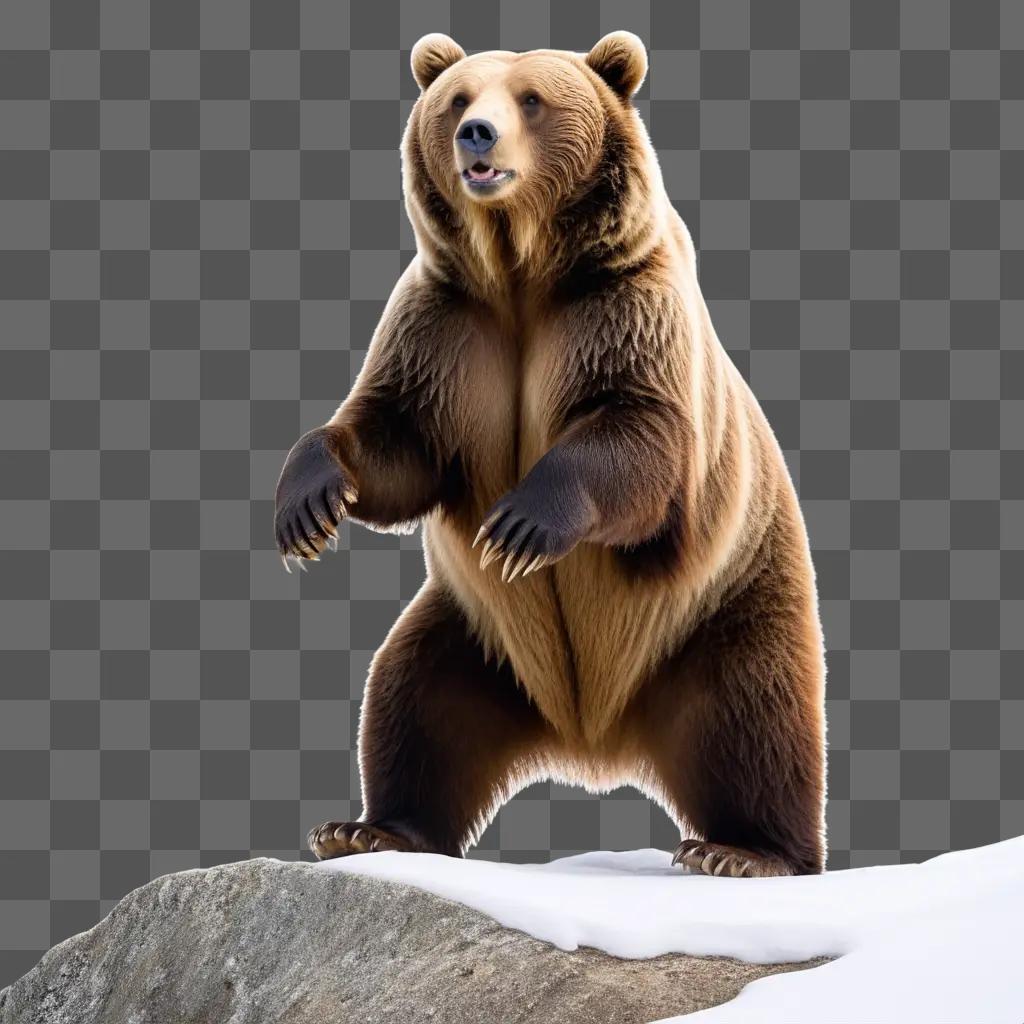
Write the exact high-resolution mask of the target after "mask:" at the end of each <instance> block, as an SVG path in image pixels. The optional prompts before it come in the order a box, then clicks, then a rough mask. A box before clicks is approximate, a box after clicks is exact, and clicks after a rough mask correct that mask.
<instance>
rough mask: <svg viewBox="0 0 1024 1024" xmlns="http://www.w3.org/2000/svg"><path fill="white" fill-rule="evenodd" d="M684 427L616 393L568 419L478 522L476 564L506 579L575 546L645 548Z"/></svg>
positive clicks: (663, 507) (665, 409) (656, 408)
mask: <svg viewBox="0 0 1024 1024" xmlns="http://www.w3.org/2000/svg"><path fill="white" fill-rule="evenodd" d="M683 437H684V424H683V420H682V417H681V414H680V412H679V410H678V409H676V408H674V407H673V406H672V405H671V404H669V403H666V402H664V401H663V400H661V399H660V398H656V397H649V396H640V395H637V394H614V395H611V396H608V397H607V398H606V399H605V400H603V401H602V402H601V404H600V405H599V406H598V408H596V409H593V410H591V411H589V412H587V413H586V414H584V415H581V416H579V417H578V418H576V419H574V420H573V421H572V422H571V423H570V424H569V425H568V427H567V428H566V429H565V430H564V432H563V433H562V435H561V436H560V437H559V439H558V441H557V443H556V444H554V445H553V446H552V447H551V448H550V449H549V450H548V451H547V452H546V453H545V454H544V456H543V457H542V458H541V459H539V460H538V462H537V463H536V464H535V465H534V466H533V468H532V469H531V470H530V471H529V473H527V474H526V476H525V477H524V478H523V479H522V481H521V482H520V483H519V484H518V485H517V486H516V487H515V488H513V489H512V490H511V491H509V492H508V493H507V494H506V495H504V497H502V498H501V499H499V500H498V502H497V503H496V504H495V505H494V507H493V508H492V509H491V510H490V512H489V513H488V514H487V516H486V518H485V519H484V523H483V526H482V527H481V529H480V532H479V534H478V535H477V542H478V543H479V542H480V541H483V542H484V548H483V552H482V554H481V565H483V566H484V567H485V568H486V566H487V565H488V564H489V563H490V562H492V561H494V560H495V559H497V558H504V559H505V564H504V567H503V569H502V578H504V579H511V578H513V577H514V576H517V575H519V574H520V573H523V574H525V573H527V572H532V571H534V570H535V569H539V568H541V567H543V566H544V565H548V564H550V563H551V562H554V561H557V560H558V559H559V558H562V557H563V556H564V555H566V554H568V552H569V551H571V550H572V548H573V547H575V546H576V545H577V544H578V543H580V542H581V541H591V542H594V543H598V544H607V545H620V544H633V543H637V542H639V541H642V540H644V539H646V538H647V537H649V536H650V535H651V534H653V533H654V532H655V531H656V530H657V529H658V527H659V526H660V525H661V524H662V523H663V522H664V520H665V517H666V515H667V512H668V507H669V502H670V501H671V498H672V496H673V494H674V493H675V491H676V490H678V488H679V480H680V468H679V467H680V465H681V463H682V452H683Z"/></svg>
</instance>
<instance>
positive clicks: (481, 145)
mask: <svg viewBox="0 0 1024 1024" xmlns="http://www.w3.org/2000/svg"><path fill="white" fill-rule="evenodd" d="M455 138H456V140H457V141H458V143H459V145H460V146H464V147H465V148H466V149H468V150H469V151H470V152H471V153H476V154H477V155H479V154H481V153H486V152H487V151H488V150H489V149H491V148H492V147H493V146H494V144H495V143H496V142H497V141H498V129H497V128H495V127H494V125H493V124H491V122H490V121H485V120H484V119H483V118H482V117H475V118H473V119H472V120H471V121H465V122H463V123H462V124H460V125H459V127H458V130H457V131H456V132H455Z"/></svg>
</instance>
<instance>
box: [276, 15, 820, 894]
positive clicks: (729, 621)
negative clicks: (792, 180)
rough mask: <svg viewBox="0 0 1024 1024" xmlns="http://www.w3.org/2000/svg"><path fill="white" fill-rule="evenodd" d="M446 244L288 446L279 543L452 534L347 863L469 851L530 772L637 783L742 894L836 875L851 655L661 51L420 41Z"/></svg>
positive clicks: (369, 705)
mask: <svg viewBox="0 0 1024 1024" xmlns="http://www.w3.org/2000/svg"><path fill="white" fill-rule="evenodd" d="M412 70H413V74H414V76H415V79H416V81H417V83H418V85H419V87H420V89H421V93H420V95H419V98H418V99H417V101H416V104H415V106H414V107H413V110H412V113H411V115H410V117H409V122H408V127H407V129H406V132H405V136H404V140H403V143H402V166H403V182H404V192H405V202H406V207H407V210H408V214H409V218H410V220H411V222H412V225H413V228H414V229H415V234H416V242H417V249H418V251H417V254H416V257H415V258H414V259H413V260H412V262H411V263H410V264H409V266H408V268H407V269H406V271H405V272H404V273H403V274H402V276H401V279H400V280H399V281H398V284H397V285H396V286H395V289H394V292H393V293H392V295H391V298H390V300H389V301H388V303H387V306H386V308H385V310H384V313H383V315H382V317H381V320H380V324H379V325H378V327H377V329H376V332H375V333H374V336H373V338H372V341H371V343H370V346H369V351H368V353H367V356H366V360H365V363H364V365H363V367H362V369H361V371H360V373H359V375H358V378H357V380H356V382H355V384H354V386H353V388H352V391H351V393H350V394H349V396H348V398H346V399H345V401H344V402H343V403H342V405H341V407H340V408H339V409H338V411H337V413H335V415H334V416H333V417H332V418H331V420H330V421H329V422H328V423H326V424H325V425H324V426H322V427H318V428H317V429H315V430H312V431H310V432H309V433H307V434H306V435H304V436H303V437H302V438H301V439H300V440H299V441H298V443H297V444H296V445H295V447H294V448H293V449H292V450H291V452H290V454H289V455H288V459H287V462H286V463H285V466H284V469H283V471H282V473H281V478H280V482H279V484H278V487H277V496H276V516H275V529H276V539H277V544H278V548H279V550H280V552H281V555H282V557H283V558H284V560H285V565H286V567H287V564H288V563H287V559H288V557H294V558H297V559H313V560H315V559H316V558H317V557H318V556H319V554H320V553H321V551H323V549H324V548H325V547H326V546H327V545H328V544H333V543H334V538H335V537H336V532H337V529H338V526H339V523H340V521H341V520H342V519H344V518H346V517H348V518H352V519H355V520H357V521H359V522H362V523H364V524H366V525H367V526H369V527H371V528H374V529H377V530H404V529H408V528H412V527H414V526H415V525H416V524H417V523H422V524H423V542H424V549H425V558H426V566H427V577H426V581H425V583H424V584H423V587H422V588H421V589H420V591H419V593H418V594H417V595H416V597H415V599H414V600H413V601H412V602H411V603H410V604H409V606H408V607H407V608H406V609H405V610H404V612H403V613H402V614H401V616H400V617H399V619H398V621H397V622H396V623H395V625H394V627H393V628H392V629H391V631H390V633H389V634H388V637H387V639H386V640H385V642H384V645H383V647H381V649H380V650H379V651H378V652H377V653H376V655H375V657H374V659H373V662H372V665H371V668H370V673H369V679H368V682H367V686H366V694H365V699H364V703H363V708H362V717H361V721H360V727H359V762H360V768H361V773H362V795H363V803H364V813H363V816H362V818H361V820H359V821H353V822H335V821H331V822H328V823H326V824H324V825H321V826H319V827H318V828H315V829H313V831H312V832H311V833H310V835H309V843H310V847H311V849H312V850H313V852H314V853H315V854H316V856H317V857H319V858H328V857H337V856H342V855H345V854H351V853H359V852H363V851H367V850H407V851H430V852H435V853H443V854H449V855H453V856H461V855H463V854H464V853H465V851H466V849H467V847H469V846H470V845H471V844H472V843H473V842H475V841H476V839H477V838H478V837H479V834H480V832H481V830H482V829H483V828H484V827H485V826H486V825H487V823H488V822H489V821H490V820H491V818H492V817H493V815H494V814H495V813H496V811H497V809H498V807H500V805H501V804H502V803H503V802H504V801H507V800H508V799H509V798H510V797H511V796H512V795H513V794H515V793H516V792H517V791H518V790H520V789H522V788H523V787H524V786H526V785H527V784H528V783H530V782H533V781H535V780H539V779H557V780H561V781H566V782H569V783H574V784H579V785H582V786H585V787H587V788H588V789H590V790H593V791H598V792H600V791H606V790H608V789H610V788H611V787H614V786H618V785H622V784H632V785H634V786H636V787H638V788H639V789H640V790H642V791H643V792H644V793H646V794H648V795H649V796H650V797H652V798H653V799H655V800H657V801H658V802H659V803H661V804H662V806H664V807H665V809H666V810H667V811H668V813H669V814H670V815H671V816H672V817H673V819H674V820H675V821H676V822H678V823H679V825H680V828H681V830H682V832H683V834H684V835H687V836H690V837H691V838H687V839H685V840H684V841H683V842H682V844H681V845H680V846H679V848H678V850H677V851H676V855H675V862H678V863H682V864H683V865H684V866H685V867H686V868H688V869H690V870H693V871H703V872H705V873H707V874H715V875H730V876H734V877H756V876H766V875H788V874H805V873H812V872H818V871H821V870H822V866H823V860H824V815H823V809H824V792H825V783H824V762H825V749H824V713H823V706H824V693H823V687H824V652H823V643H822V633H821V626H820V622H819V618H818V607H817V596H816V593H815V585H814V572H813V568H812V564H811V558H810V552H809V547H808V541H807V534H806V531H805V528H804V523H803V519H802V516H801V514H800V509H799V506H798V504H797V499H796V495H795V492H794V488H793V485H792V482H791V480H790V477H789V474H788V472H787V469H786V466H785V463H784V461H783V457H782V453H781V451H780V448H779V445H778V443H777V441H776V439H775V436H774V434H773V433H772V430H771V428H770V427H769V425H768V422H767V420H766V419H765V416H764V414H763V412H762V411H761V409H760V407H759V406H758V404H757V402H756V400H755V399H754V396H753V394H752V393H751V391H750V389H749V388H748V386H747V384H746V382H745V381H744V379H743V377H742V376H741V375H740V373H739V371H738V370H737V369H736V367H735V366H734V365H733V363H732V362H731V361H730V360H729V358H728V356H727V354H726V352H725V350H724V349H723V347H722V346H721V344H720V342H719V340H718V338H717V336H716V334H715V330H714V327H713V326H712V324H711V320H710V317H709V315H708V309H707V306H706V305H705V302H704V299H703V297H702V295H701V292H700V288H699V286H698V283H697V272H696V260H695V253H694V247H693V243H692V241H691V238H690V235H689V233H688V231H687V229H686V227H685V226H684V224H683V222H682V220H681V219H680V217H679V216H678V215H677V214H676V212H675V210H674V209H673V207H672V205H671V204H670V202H669V199H668V197H667V195H666V192H665V188H664V185H663V182H662V178H661V174H660V171H659V168H658V163H657V160H656V157H655V154H654V151H653V149H652V147H651V145H650V142H649V139H648V136H647V133H646V130H645V128H644V126H643V124H642V122H641V120H640V117H639V114H638V112H637V110H636V108H635V106H634V105H633V102H632V97H633V95H634V93H635V92H636V90H637V89H638V88H639V86H640V84H641V83H642V81H643V79H644V77H645V75H646V73H647V55H646V52H645V50H644V47H643V44H642V43H641V42H640V40H639V39H637V37H636V36H634V35H632V34H630V33H626V32H615V33H612V34H611V35H608V36H606V37H605V38H603V39H602V40H601V41H600V42H598V43H597V45H596V46H595V47H594V48H593V49H592V50H591V51H590V52H589V53H588V54H585V55H582V54H576V53H571V52H563V51H558V50H535V51H531V52H527V53H508V52H490V53H480V54H476V55H474V56H472V57H467V56H466V54H465V52H464V51H463V50H462V49H461V47H459V46H458V45H457V44H456V43H455V42H453V41H452V40H451V39H449V38H448V37H446V36H443V35H430V36H427V37H425V38H424V39H421V40H420V41H419V42H418V43H417V44H416V46H415V48H414V49H413V51H412Z"/></svg>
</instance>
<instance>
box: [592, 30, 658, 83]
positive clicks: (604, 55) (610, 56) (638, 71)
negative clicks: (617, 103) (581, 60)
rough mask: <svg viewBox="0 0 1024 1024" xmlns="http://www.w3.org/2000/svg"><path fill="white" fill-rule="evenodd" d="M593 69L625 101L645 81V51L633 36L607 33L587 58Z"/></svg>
mask: <svg viewBox="0 0 1024 1024" xmlns="http://www.w3.org/2000/svg"><path fill="white" fill-rule="evenodd" d="M586 60H587V64H588V65H589V66H590V67H591V68H593V70H594V71H596V72H597V73H598V74H599V75H600V76H601V77H602V78H603V79H604V80H605V82H607V83H608V85H609V86H611V88H612V90H613V91H614V92H616V93H617V94H618V95H619V96H621V97H622V98H623V99H628V98H629V97H630V96H632V95H633V93H635V92H636V91H637V89H639V88H640V86H641V85H643V81H644V79H645V78H646V77H647V50H646V49H645V48H644V44H643V41H642V40H641V39H640V37H639V36H635V35H633V33H632V32H610V33H609V34H608V35H606V36H605V37H604V38H603V39H601V40H600V41H599V42H598V44H597V45H596V46H595V47H594V48H593V49H592V50H591V51H590V53H588V54H587V58H586Z"/></svg>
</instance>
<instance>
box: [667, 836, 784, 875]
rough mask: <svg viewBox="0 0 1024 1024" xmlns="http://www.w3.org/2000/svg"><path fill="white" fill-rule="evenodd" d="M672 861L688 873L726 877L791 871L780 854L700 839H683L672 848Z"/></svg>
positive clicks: (781, 873) (782, 873)
mask: <svg viewBox="0 0 1024 1024" xmlns="http://www.w3.org/2000/svg"><path fill="white" fill-rule="evenodd" d="M672 863H673V865H675V864H681V865H682V866H683V867H684V868H685V869H687V870H688V871H689V872H691V873H692V874H703V875H718V876H724V877H726V878H773V877H777V876H780V875H791V874H793V870H792V868H791V867H790V866H789V865H788V864H787V863H786V862H785V861H784V860H782V858H781V857H771V856H765V855H764V854H760V853H754V852H753V851H751V850H743V849H740V848H739V847H737V846H728V845H726V844H725V843H708V842H704V841H703V840H700V839H684V840H683V841H682V842H681V843H680V844H679V846H678V847H677V848H676V852H675V854H674V855H673V857H672Z"/></svg>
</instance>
